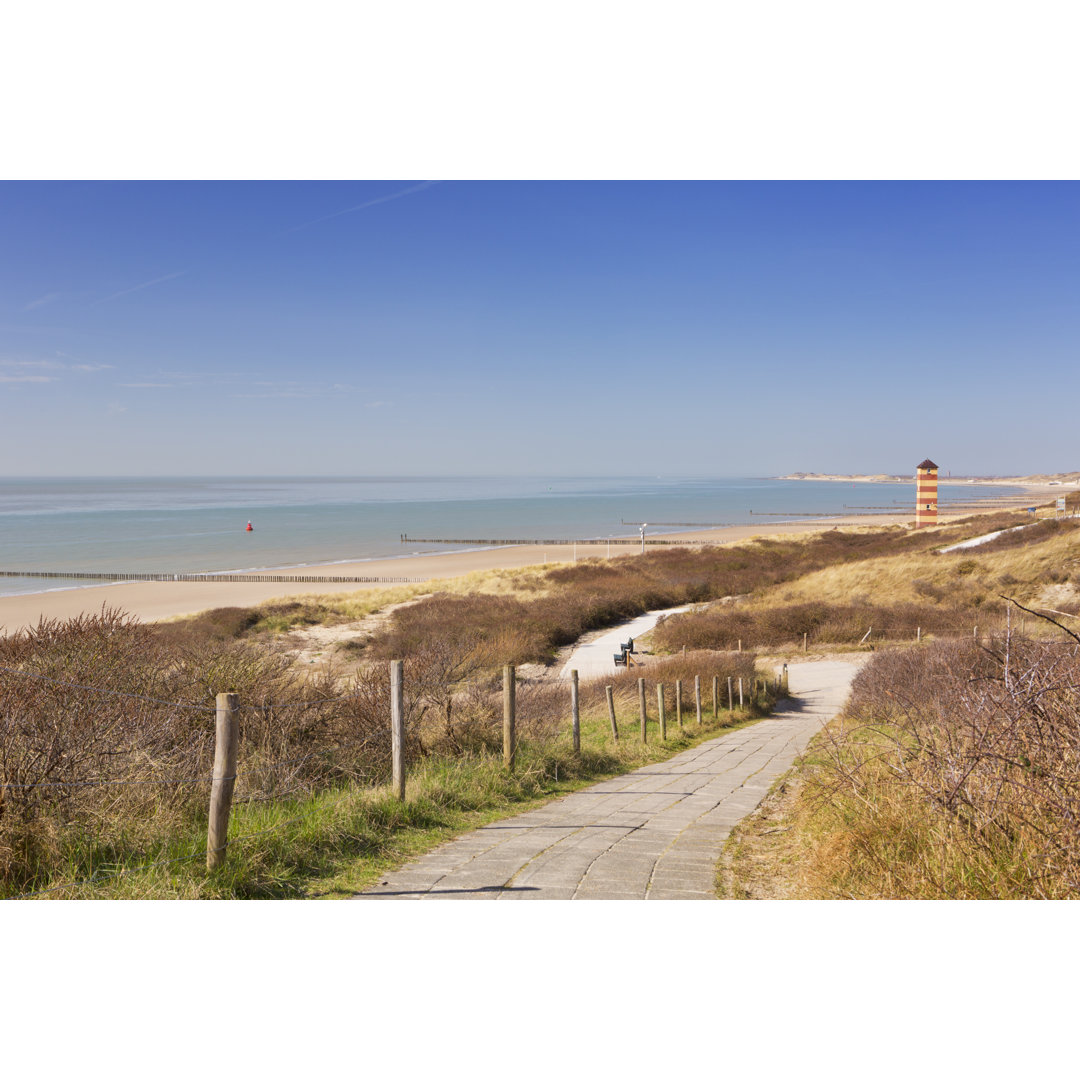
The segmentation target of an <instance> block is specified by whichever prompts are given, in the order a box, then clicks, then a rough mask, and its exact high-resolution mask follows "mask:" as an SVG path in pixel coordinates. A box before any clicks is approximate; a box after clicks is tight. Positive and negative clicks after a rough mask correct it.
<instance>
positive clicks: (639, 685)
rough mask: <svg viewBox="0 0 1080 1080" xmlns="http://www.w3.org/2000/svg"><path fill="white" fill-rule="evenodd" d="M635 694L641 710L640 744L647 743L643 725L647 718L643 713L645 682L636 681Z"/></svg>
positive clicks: (641, 680)
mask: <svg viewBox="0 0 1080 1080" xmlns="http://www.w3.org/2000/svg"><path fill="white" fill-rule="evenodd" d="M637 692H638V706H639V708H640V709H641V741H642V742H648V741H649V739H648V735H647V734H646V731H645V724H646V723H647V721H648V717H647V716H646V713H645V680H644V679H638V681H637Z"/></svg>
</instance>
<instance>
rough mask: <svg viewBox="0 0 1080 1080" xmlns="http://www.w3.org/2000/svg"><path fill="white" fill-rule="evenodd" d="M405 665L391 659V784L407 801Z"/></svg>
mask: <svg viewBox="0 0 1080 1080" xmlns="http://www.w3.org/2000/svg"><path fill="white" fill-rule="evenodd" d="M404 668H405V665H404V664H403V663H402V661H400V660H391V661H390V759H391V763H392V764H391V769H392V774H393V775H392V778H391V781H390V786H391V787H392V788H393V792H394V797H395V798H397V799H400V800H401V801H402V802H404V801H405V695H404V689H405V676H404Z"/></svg>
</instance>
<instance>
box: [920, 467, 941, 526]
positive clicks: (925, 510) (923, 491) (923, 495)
mask: <svg viewBox="0 0 1080 1080" xmlns="http://www.w3.org/2000/svg"><path fill="white" fill-rule="evenodd" d="M937 474H938V467H937V466H936V465H935V464H934V463H933V462H932V461H931V460H930V459H929V458H927V459H926V460H925V461H924V462H922V463H921V464H920V465H917V466H916V467H915V528H916V529H921V528H923V526H925V525H936V524H937Z"/></svg>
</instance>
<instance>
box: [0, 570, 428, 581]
mask: <svg viewBox="0 0 1080 1080" xmlns="http://www.w3.org/2000/svg"><path fill="white" fill-rule="evenodd" d="M0 577H5V578H21V577H25V578H63V579H65V580H69V579H72V578H74V579H76V580H80V581H208V582H218V581H236V582H269V583H277V582H285V583H307V584H315V585H319V584H327V583H333V584H335V585H416V584H420V583H421V582H423V581H424V579H423V578H411V577H341V576H337V577H334V576H330V575H319V574H159V573H130V574H127V573H125V574H121V573H112V572H108V571H97V570H0Z"/></svg>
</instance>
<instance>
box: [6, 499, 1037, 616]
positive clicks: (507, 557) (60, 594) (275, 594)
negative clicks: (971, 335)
mask: <svg viewBox="0 0 1080 1080" xmlns="http://www.w3.org/2000/svg"><path fill="white" fill-rule="evenodd" d="M1053 490H1054V489H1053V488H1051V489H1050V491H1051V492H1053ZM1033 494H1034V493H1033ZM974 512H975V511H964V514H963V515H955V516H957V517H959V516H970V515H971V514H972V513H974ZM985 512H986V513H991V512H993V508H988V509H987V510H986V511H985ZM912 519H913V515H911V516H908V515H906V514H905V515H881V516H877V515H867V516H865V517H849V518H820V519H819V518H813V519H808V520H807V521H799V522H795V523H792V522H784V523H777V524H768V523H762V524H761V525H757V524H754V525H730V526H727V527H725V528H720V529H705V530H701V531H697V532H680V533H665V534H656V536H655V537H654V538H655V539H679V540H690V541H695V542H700V543H702V544H731V543H736V542H738V541H740V540H746V539H749V538H751V537H755V536H778V535H792V534H797V533H810V532H820V531H822V530H824V529H832V528H835V527H837V526H864V527H865V526H870V525H910V524H911V523H912ZM941 520H942V521H946V520H948V516H947V515H944V514H943V515H942V518H941ZM648 535H649V534H646V539H648ZM651 550H657V549H656V548H653V549H651ZM661 550H662V549H661ZM640 551H641V549H640V547H639V546H637V545H636V544H634V545H627V544H618V545H613V546H611V548H610V556H611V558H617V557H629V556H631V555H635V554H639V553H640ZM608 554H609V547H608V545H607V543H606V542H605V541H599V542H597V543H595V544H585V543H580V544H578V545H577V549H576V557H577V558H578V559H589V558H607V557H608ZM574 558H575V551H574V548H573V547H570V546H565V545H559V546H551V547H544V546H543V545H529V546H522V547H490V548H483V549H482V550H479V551H458V552H448V553H447V554H445V555H417V556H413V557H406V558H400V559H377V560H371V561H367V562H357V563H335V564H334V565H333V566H314V567H305V568H304V569H303V571H302V572H303V573H304V574H305V575H310V576H327V577H333V576H342V577H347V576H357V577H359V576H364V577H386V578H398V577H407V578H410V579H412V580H414V581H422V582H427V581H432V582H434V581H438V580H440V579H446V578H453V577H460V576H462V575H464V574H470V573H473V572H474V571H477V570H495V569H517V568H520V567H523V566H536V565H540V564H545V563H546V564H548V565H552V564H555V563H569V562H572V561H573V560H574ZM282 573H286V574H287V573H290V571H288V570H283V571H282ZM393 587H394V586H393V584H392V583H389V582H388V583H386V584H370V585H355V584H340V583H334V582H327V584H326V585H325V586H321V585H315V584H311V583H306V582H298V583H295V584H292V583H282V582H276V583H247V582H216V581H146V582H143V581H139V582H125V583H122V584H109V585H100V586H94V587H91V588H82V589H62V590H56V591H54V592H42V593H28V594H25V595H22V596H3V597H0V633H11V632H13V631H15V630H19V629H21V628H23V627H25V626H33V625H35V624H36V623H37V622H38V621H39V619H41V618H57V619H67V618H71V617H72V616H75V615H79V614H82V613H86V612H89V613H92V612H98V611H100V610H101V609H102V607H103V606H104V607H109V608H119V609H122V610H123V611H126V612H129V613H130V614H132V615H136V616H138V617H139V618H140V619H143V620H144V621H147V622H153V621H156V620H159V619H167V618H171V617H174V616H177V615H192V614H195V613H196V612H199V611H206V610H207V609H208V608H217V607H248V606H250V605H253V604H261V603H263V602H265V601H267V600H274V599H278V598H284V597H295V596H305V595H311V594H318V593H322V594H345V593H355V592H359V591H367V590H371V589H384V588H393Z"/></svg>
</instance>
